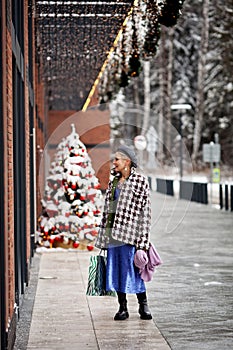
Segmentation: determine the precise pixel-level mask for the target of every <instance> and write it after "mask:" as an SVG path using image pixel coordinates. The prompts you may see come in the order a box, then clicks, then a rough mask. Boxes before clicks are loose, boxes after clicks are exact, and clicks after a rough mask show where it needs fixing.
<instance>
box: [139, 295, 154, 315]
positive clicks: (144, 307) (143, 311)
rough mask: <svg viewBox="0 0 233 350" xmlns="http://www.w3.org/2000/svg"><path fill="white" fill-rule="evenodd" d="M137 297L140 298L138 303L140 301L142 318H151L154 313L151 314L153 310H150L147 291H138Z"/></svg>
mask: <svg viewBox="0 0 233 350" xmlns="http://www.w3.org/2000/svg"><path fill="white" fill-rule="evenodd" d="M137 298H138V303H139V310H138V312H139V314H140V316H141V319H142V320H151V319H152V315H151V312H150V310H149V307H148V304H147V296H146V292H143V293H138V294H137Z"/></svg>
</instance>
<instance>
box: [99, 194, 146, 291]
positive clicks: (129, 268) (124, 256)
mask: <svg viewBox="0 0 233 350" xmlns="http://www.w3.org/2000/svg"><path fill="white" fill-rule="evenodd" d="M119 195H120V189H119V188H116V190H115V194H114V199H116V200H117V199H118V198H119ZM135 249H136V248H135V246H133V245H130V244H124V243H123V242H119V241H115V240H113V239H112V240H111V243H110V244H109V246H108V254H107V273H106V289H107V290H108V291H116V292H122V293H128V294H137V293H143V292H145V291H146V288H145V283H144V281H143V279H142V278H141V277H140V274H139V269H138V268H137V267H136V266H135V265H134V254H135Z"/></svg>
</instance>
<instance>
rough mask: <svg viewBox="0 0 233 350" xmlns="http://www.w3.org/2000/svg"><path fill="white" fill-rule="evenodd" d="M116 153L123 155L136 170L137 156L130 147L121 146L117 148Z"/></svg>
mask: <svg viewBox="0 0 233 350" xmlns="http://www.w3.org/2000/svg"><path fill="white" fill-rule="evenodd" d="M117 152H120V153H124V154H125V155H126V156H127V157H128V158H129V159H130V160H131V162H132V166H133V167H134V168H137V156H136V154H135V152H134V150H133V148H132V147H130V146H126V145H121V146H119V147H118V149H117Z"/></svg>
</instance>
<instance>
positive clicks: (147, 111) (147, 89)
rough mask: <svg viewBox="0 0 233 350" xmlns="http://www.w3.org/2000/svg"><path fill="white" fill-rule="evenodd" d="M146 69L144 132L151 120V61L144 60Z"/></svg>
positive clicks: (144, 68) (144, 69) (143, 132)
mask: <svg viewBox="0 0 233 350" xmlns="http://www.w3.org/2000/svg"><path fill="white" fill-rule="evenodd" d="M143 71H144V118H143V125H142V134H143V135H145V133H146V132H147V130H148V125H149V120H150V61H144V63H143Z"/></svg>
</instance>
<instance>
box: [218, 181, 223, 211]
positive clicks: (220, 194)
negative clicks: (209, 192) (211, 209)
mask: <svg viewBox="0 0 233 350" xmlns="http://www.w3.org/2000/svg"><path fill="white" fill-rule="evenodd" d="M219 205H220V209H222V208H223V192H222V184H220V185H219Z"/></svg>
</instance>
